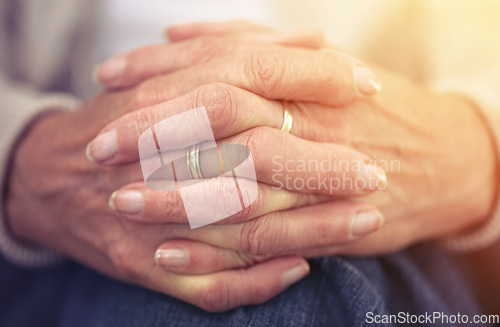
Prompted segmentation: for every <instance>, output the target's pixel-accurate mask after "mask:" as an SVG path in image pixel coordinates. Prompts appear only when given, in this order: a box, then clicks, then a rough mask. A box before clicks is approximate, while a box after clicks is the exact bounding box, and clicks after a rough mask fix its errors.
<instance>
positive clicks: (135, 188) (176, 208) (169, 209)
mask: <svg viewBox="0 0 500 327" xmlns="http://www.w3.org/2000/svg"><path fill="white" fill-rule="evenodd" d="M242 183H244V181H242ZM257 186H258V195H257V198H256V199H255V201H253V202H252V203H251V204H250V205H249V206H247V207H246V208H244V209H242V210H240V211H238V212H237V213H236V214H234V215H232V216H229V217H228V218H226V219H224V220H221V221H217V222H215V223H216V224H218V223H224V224H228V223H239V222H243V221H247V220H250V219H253V218H255V217H259V216H262V215H264V214H267V213H270V212H275V211H281V210H286V209H290V208H298V207H301V206H305V205H311V204H316V203H320V202H324V201H327V200H330V198H329V197H325V196H317V195H309V194H302V193H297V192H291V191H288V190H278V189H276V188H273V187H271V186H269V185H267V184H263V183H257ZM207 188H208V189H207V190H206V192H210V193H213V192H220V190H221V188H220V187H219V188H216V189H214V188H213V187H212V186H211V185H210V184H208V186H207ZM220 197H221V198H222V197H224V194H220ZM109 204H110V207H111V208H112V209H113V210H115V211H116V212H118V213H119V214H121V215H123V216H125V217H126V218H128V219H130V220H132V221H137V222H143V223H183V224H187V223H189V221H188V217H187V214H186V210H185V209H184V203H183V199H182V196H181V194H180V193H179V190H178V189H175V186H174V189H173V190H172V191H163V192H159V191H155V190H152V189H150V188H147V187H146V185H145V184H144V183H143V182H137V183H132V184H129V185H127V186H125V187H123V188H121V189H119V190H118V191H115V192H113V194H112V195H111V197H110V199H109ZM198 205H202V203H198ZM211 205H212V204H211V203H206V206H208V207H210V206H211ZM204 211H205V213H207V212H209V211H210V210H209V209H208V208H207V209H206V210H204ZM191 218H196V217H192V216H191ZM199 219H202V218H199Z"/></svg>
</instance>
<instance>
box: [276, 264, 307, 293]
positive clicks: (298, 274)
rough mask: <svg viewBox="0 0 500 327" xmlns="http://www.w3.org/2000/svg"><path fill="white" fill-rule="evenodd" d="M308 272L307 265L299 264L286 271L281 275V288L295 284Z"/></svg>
mask: <svg viewBox="0 0 500 327" xmlns="http://www.w3.org/2000/svg"><path fill="white" fill-rule="evenodd" d="M308 273H309V265H307V264H300V265H298V266H296V267H293V268H292V269H290V270H288V271H286V272H285V273H284V274H283V276H282V285H283V289H285V288H287V287H289V286H290V285H292V284H295V283H296V282H298V281H299V280H301V279H302V278H304V277H305V276H306V275H307V274H308Z"/></svg>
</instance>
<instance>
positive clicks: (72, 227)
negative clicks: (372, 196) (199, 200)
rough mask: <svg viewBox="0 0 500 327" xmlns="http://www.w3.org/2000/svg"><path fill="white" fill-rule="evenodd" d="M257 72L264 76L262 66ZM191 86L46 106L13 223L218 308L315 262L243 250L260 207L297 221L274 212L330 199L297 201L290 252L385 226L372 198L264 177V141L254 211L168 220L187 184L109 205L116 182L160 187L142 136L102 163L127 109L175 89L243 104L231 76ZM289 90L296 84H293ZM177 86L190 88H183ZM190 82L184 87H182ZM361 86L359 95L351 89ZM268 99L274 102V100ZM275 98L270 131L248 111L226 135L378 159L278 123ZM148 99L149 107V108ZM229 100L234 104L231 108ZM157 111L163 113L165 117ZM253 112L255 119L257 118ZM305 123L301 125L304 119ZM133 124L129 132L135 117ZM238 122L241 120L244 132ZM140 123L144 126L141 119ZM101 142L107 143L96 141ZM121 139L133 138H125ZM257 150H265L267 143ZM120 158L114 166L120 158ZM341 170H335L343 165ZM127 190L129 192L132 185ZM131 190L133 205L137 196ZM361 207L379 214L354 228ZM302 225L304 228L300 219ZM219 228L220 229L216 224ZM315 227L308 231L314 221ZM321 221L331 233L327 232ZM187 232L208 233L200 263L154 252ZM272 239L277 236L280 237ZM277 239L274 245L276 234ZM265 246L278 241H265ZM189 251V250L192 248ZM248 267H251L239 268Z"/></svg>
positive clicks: (188, 97) (18, 189) (376, 175)
mask: <svg viewBox="0 0 500 327" xmlns="http://www.w3.org/2000/svg"><path fill="white" fill-rule="evenodd" d="M234 78H235V79H234V81H235V82H238V81H240V82H242V83H243V82H244V80H246V78H245V76H244V75H241V76H236V75H235V77H234ZM255 78H258V76H257V75H256V76H255ZM339 82H340V80H339ZM256 83H258V82H256ZM190 85H191V86H190ZM177 86H178V85H177ZM185 86H186V87H187V88H189V92H183V91H182V89H181V88H177V87H173V88H172V90H169V91H168V92H165V91H166V85H165V84H162V83H159V84H156V83H155V82H154V81H152V80H150V81H147V82H144V83H142V84H139V85H138V86H137V87H133V88H129V89H125V90H121V91H115V92H108V93H102V94H101V95H99V96H98V97H96V98H95V99H92V100H90V101H88V102H87V103H86V104H85V105H84V106H83V108H81V109H80V110H78V111H75V112H72V113H52V114H50V115H46V116H43V117H41V118H40V119H39V120H38V121H37V122H36V123H34V125H33V127H32V128H31V129H30V130H29V131H28V132H27V133H26V135H25V136H24V138H23V140H22V142H21V143H20V145H19V147H18V148H17V151H16V152H15V155H14V158H13V165H12V174H11V179H10V181H9V188H8V191H7V199H6V207H7V213H8V217H9V223H10V227H11V228H12V231H13V233H14V234H15V235H16V236H18V237H19V238H20V239H23V240H27V241H30V242H35V243H38V244H41V245H44V246H47V247H49V248H52V249H55V250H57V251H59V252H62V253H64V254H66V255H68V256H69V257H71V258H74V259H76V260H78V261H79V262H82V263H84V264H86V265H89V266H90V267H93V268H94V269H96V270H98V271H101V272H103V273H105V274H107V275H109V276H112V277H115V278H118V279H121V280H123V281H126V282H131V283H137V284H139V285H143V286H145V287H148V288H150V289H153V290H156V291H160V292H163V293H165V294H169V295H171V296H174V297H176V298H179V299H181V300H184V301H187V302H190V303H192V304H194V305H197V306H200V307H202V308H205V309H207V310H211V311H220V310H226V309H229V308H233V307H236V306H240V305H245V304H254V303H261V302H263V301H266V300H267V299H269V298H271V297H272V296H274V295H276V294H277V293H279V292H281V291H283V290H284V289H285V288H286V287H288V286H289V285H290V284H292V283H294V282H296V281H297V280H299V279H300V278H302V277H304V276H305V275H306V274H307V272H308V269H309V268H308V265H307V262H306V261H305V260H304V259H303V258H301V257H298V256H293V255H291V256H282V255H281V256H280V257H278V258H271V256H268V257H265V258H264V256H258V255H256V256H254V257H252V256H249V255H246V254H242V253H245V252H244V251H243V250H242V247H243V249H244V248H245V247H247V248H248V249H249V250H248V251H247V252H252V251H255V250H251V249H250V248H249V247H253V246H254V245H253V244H254V243H253V242H254V240H255V236H256V235H255V233H253V232H252V231H253V229H252V228H251V226H252V225H244V223H245V222H246V221H248V222H251V221H253V220H254V219H252V218H256V217H266V218H263V219H262V218H261V221H266V220H267V221H268V222H280V221H282V222H283V223H286V222H288V221H290V220H291V219H281V220H280V219H274V217H280V216H282V217H283V218H286V215H287V214H288V213H287V211H286V210H287V209H294V208H298V207H302V206H307V205H311V204H318V206H316V207H304V208H301V209H297V211H291V212H290V216H291V217H293V218H295V220H296V221H297V224H294V225H293V226H292V225H290V232H291V233H290V234H289V235H283V236H284V238H283V242H280V243H279V244H281V246H282V248H281V250H283V252H294V249H298V248H307V247H314V246H318V244H319V245H321V244H327V245H329V246H330V245H332V244H337V243H343V242H349V241H353V240H354V239H356V238H357V237H361V236H363V235H364V234H366V233H369V232H371V231H373V230H375V229H376V228H378V227H379V225H380V223H381V216H380V214H379V213H378V212H377V211H376V210H375V209H374V207H373V206H371V205H369V204H358V203H349V202H340V201H339V202H330V203H324V204H323V205H324V206H325V207H321V206H319V203H320V202H324V201H325V199H326V197H325V195H328V196H329V195H330V192H329V191H328V189H327V188H323V189H321V190H319V191H317V192H311V193H309V194H303V193H299V192H293V190H283V189H277V188H273V187H272V185H271V184H267V183H264V182H262V180H267V181H269V176H267V177H266V172H267V171H268V170H267V169H266V167H265V165H268V164H269V158H270V157H269V156H270V155H271V153H268V154H267V156H266V154H264V153H262V154H263V156H262V157H256V160H255V166H256V169H257V171H258V175H259V178H260V179H259V184H258V185H259V194H260V198H258V199H257V200H256V201H255V202H254V203H253V204H252V206H251V207H250V208H249V210H248V211H245V212H242V213H239V214H237V215H236V216H234V217H230V220H231V219H232V222H233V223H232V224H219V225H213V226H207V227H206V228H200V229H198V230H196V233H193V231H192V230H190V229H189V227H188V226H187V225H186V224H178V223H177V224H165V222H179V221H180V220H181V219H182V213H181V212H180V210H179V206H178V204H179V197H178V195H177V194H176V193H173V194H168V195H167V194H158V192H156V193H154V192H151V193H150V194H146V193H144V194H143V196H144V197H143V199H144V204H145V206H144V213H146V214H140V215H138V216H133V215H132V216H131V215H129V216H127V217H124V216H123V215H120V214H117V213H116V212H114V211H113V210H112V209H111V208H109V206H108V199H109V197H110V195H111V194H112V193H113V191H115V190H116V189H120V190H126V189H137V188H139V189H140V190H142V191H144V192H149V190H145V189H144V188H143V187H142V186H141V185H140V184H141V183H138V182H137V181H140V180H142V175H141V170H140V164H139V163H138V162H137V161H134V158H135V157H134V156H135V155H137V153H136V152H134V149H135V150H136V148H135V147H133V146H130V149H131V150H132V151H131V152H130V153H121V152H120V154H123V155H118V156H116V157H114V158H111V160H110V161H108V162H107V164H108V166H104V165H100V166H96V165H95V164H93V163H91V162H89V161H87V160H85V146H86V144H87V143H88V142H89V141H90V140H91V139H92V137H94V136H95V135H96V134H97V133H98V132H99V130H101V129H102V128H103V127H104V126H105V125H106V124H108V123H109V122H110V121H112V120H115V119H117V118H118V117H122V118H121V119H125V118H124V117H132V115H134V112H137V113H139V112H142V115H143V116H142V117H143V118H144V119H146V120H143V121H142V124H141V123H140V121H139V120H138V121H137V122H136V123H137V124H136V126H138V127H140V126H149V125H148V124H147V120H149V119H151V118H152V117H150V116H148V113H150V112H152V111H150V109H151V108H152V107H154V106H156V105H158V104H159V103H162V102H164V101H166V100H169V99H172V100H171V101H170V102H165V103H163V104H161V105H160V106H167V107H168V108H171V109H172V108H174V109H175V110H183V109H184V110H185V109H187V108H189V107H191V105H194V104H196V101H203V102H204V103H205V104H207V103H208V104H207V107H208V108H211V109H212V110H211V109H209V112H211V113H212V114H216V115H217V114H218V115H220V117H225V113H229V112H230V110H232V107H230V106H227V102H225V101H220V100H224V99H226V100H227V99H229V98H227V97H226V95H227V92H226V88H227V87H228V86H227V85H225V84H224V85H221V84H215V85H209V86H206V87H201V88H196V86H195V85H192V84H189V80H186V84H185ZM292 86H293V85H290V87H292ZM332 87H334V86H332ZM336 87H341V86H336ZM282 90H283V91H284V92H286V89H285V88H283V89H282ZM233 91H234V92H245V93H241V96H242V98H241V101H242V103H241V104H242V105H243V103H247V100H248V99H251V100H252V101H257V102H255V104H259V102H258V101H264V99H262V98H260V97H257V96H255V95H254V94H253V93H251V92H248V91H243V90H241V89H240V88H236V87H233V89H232V90H229V91H228V92H233ZM176 92H182V93H179V94H176ZM214 92H215V93H214ZM346 93H348V94H349V93H355V92H353V91H352V86H351V88H349V87H348V88H346ZM181 94H183V97H181V98H178V96H180V95H181ZM172 95H174V97H175V99H174V98H172ZM214 95H215V96H214ZM303 95H304V97H307V96H310V95H308V94H307V93H306V92H304V93H303ZM205 96H206V97H208V98H205ZM230 96H232V93H230ZM349 98H352V96H349V97H346V98H344V99H343V100H342V101H346V100H347V99H349ZM205 100H207V101H205ZM266 101H267V100H266ZM260 104H262V105H264V106H267V105H269V103H267V102H265V103H264V102H262V103H260ZM247 105H248V103H247ZM169 106H170V107H169ZM274 106H275V109H276V110H274V111H270V112H269V113H267V114H266V115H267V116H266V117H268V118H269V119H270V120H269V122H270V124H272V126H269V127H267V128H265V127H262V129H263V130H261V131H257V132H255V131H254V132H249V131H250V129H251V128H252V127H251V126H252V124H254V125H255V126H260V125H262V124H263V123H261V121H259V120H258V119H260V118H258V117H257V115H259V114H260V112H257V111H255V112H254V115H253V116H254V120H253V121H248V120H246V119H243V120H241V119H240V117H239V116H238V119H237V121H238V122H239V125H237V124H235V125H234V126H233V125H231V124H229V125H230V126H227V127H225V126H222V125H221V126H219V127H218V131H219V132H220V133H221V134H220V135H223V133H226V135H227V136H228V137H222V136H220V135H219V137H218V139H220V140H225V139H227V140H229V141H230V142H235V143H238V142H240V143H242V142H249V143H248V144H251V145H250V147H251V148H252V149H262V148H265V147H269V144H268V142H269V141H268V139H266V138H265V137H266V135H267V137H272V140H273V142H271V143H275V148H270V149H273V150H274V151H282V152H283V155H284V157H285V158H288V157H291V158H294V157H296V158H299V157H302V156H303V155H304V154H307V155H308V156H309V155H311V156H313V157H317V158H319V157H320V156H321V154H322V153H325V152H331V153H335V154H337V156H338V157H339V158H345V159H346V160H348V161H359V162H365V161H366V160H367V159H368V157H367V156H366V155H364V154H362V153H360V152H357V151H355V150H352V149H349V148H347V147H345V146H341V145H337V144H326V143H325V144H323V143H315V142H312V141H307V140H301V139H299V138H296V137H294V136H293V135H289V134H286V133H283V132H280V131H278V130H275V129H273V128H271V127H276V126H275V125H280V124H281V117H282V111H278V109H280V110H282V108H280V107H279V104H278V103H274ZM167 107H166V108H167ZM140 108H146V109H142V110H144V111H142V110H141V111H138V110H139V109H140ZM219 109H223V111H219ZM226 109H227V111H224V110H226ZM172 110H173V109H172ZM241 112H242V113H244V112H245V110H243V108H242V110H241ZM170 113H171V112H170ZM251 116H252V115H251ZM133 117H136V116H133ZM235 117H236V116H235ZM136 118H137V117H136ZM158 118H159V116H158ZM257 118H258V119H257ZM149 121H150V122H153V120H149ZM115 123H116V121H115ZM245 124H249V125H247V127H245ZM132 125H134V124H132ZM132 125H131V126H132ZM299 126H300V125H297V130H298V129H299ZM278 127H279V126H278ZM121 131H125V132H127V130H126V129H123V130H121ZM135 131H137V130H135ZM237 131H241V132H240V133H237ZM128 132H130V133H131V134H130V136H131V137H132V136H133V135H134V129H133V127H132V129H130V130H129V131H128ZM245 133H246V134H245ZM108 135H109V134H108ZM116 135H117V137H121V136H123V135H125V134H121V133H119V132H117V133H116ZM261 136H262V138H261ZM230 137H232V139H230ZM236 138H239V140H240V141H238V140H237V139H236ZM130 139H131V138H130ZM101 140H102V139H101ZM120 140H122V141H123V143H119V144H120V146H121V145H122V144H124V145H126V144H128V143H127V140H128V139H127V137H126V136H125V138H123V139H121V138H120ZM122 141H120V142H122ZM92 144H93V145H94V146H95V145H96V143H95V142H93V143H92ZM135 144H137V143H135ZM280 144H289V148H286V149H285V148H280V147H279V145H280ZM101 145H102V144H101ZM113 147H114V145H113V143H107V144H104V146H103V147H101V150H102V148H104V149H105V150H104V151H101V155H102V154H103V152H104V153H105V152H106V151H108V153H109V151H110V149H111V150H112V149H113ZM92 148H93V147H91V154H92V155H94V157H95V159H96V160H98V159H103V158H102V157H101V158H99V155H97V154H96V153H95V151H96V149H92ZM125 148H126V147H125ZM118 149H123V147H119V148H118ZM285 150H286V151H285ZM254 152H257V153H260V152H259V151H258V150H255V151H254ZM259 158H260V160H259ZM136 159H137V158H135V160H136ZM113 160H115V161H114V162H113ZM110 164H113V165H114V167H110V166H109V165H110ZM344 172H345V173H346V174H348V175H349V176H352V177H356V178H367V179H373V180H375V181H377V180H379V179H384V174H383V173H381V172H380V171H378V170H377V169H374V168H373V167H371V166H367V169H365V170H363V171H362V172H361V173H360V172H354V171H349V170H344V171H342V173H344ZM338 173H339V172H334V171H331V172H328V174H330V175H331V176H335V174H338ZM313 174H314V172H305V173H304V172H301V173H299V175H300V176H301V177H303V178H308V177H310V176H312V175H313ZM266 178H267V179H266ZM374 190H375V188H373V187H372V188H368V187H366V186H364V187H356V186H353V187H352V188H351V189H345V190H342V192H339V194H337V195H339V196H340V195H343V196H346V195H359V194H365V193H367V192H372V191H374ZM313 193H320V194H319V195H316V194H313ZM269 199H273V201H270V200H269ZM120 200H124V197H123V196H120V194H119V193H118V194H117V195H116V197H115V200H114V205H115V206H116V208H117V209H118V210H119V209H120V207H121V208H123V207H124V206H123V205H120ZM125 200H127V199H126V197H125ZM125 202H127V204H129V205H130V203H131V202H130V201H125ZM176 205H177V206H176ZM155 206H156V207H155ZM301 210H302V211H301ZM280 212H284V213H287V214H282V213H280ZM314 213H317V214H318V216H317V217H316V218H315V219H317V221H318V223H315V224H314V225H312V226H311V225H310V222H311V218H310V216H311V214H314ZM329 213H331V216H330V217H328V218H330V219H321V218H322V217H326V215H329ZM359 214H363V215H359ZM356 215H357V216H356ZM355 217H360V218H361V219H362V220H365V221H369V220H370V218H371V222H372V223H371V225H368V226H367V227H368V229H366V228H365V229H364V230H356V229H353V227H352V226H354V225H353V224H352V222H353V220H354V219H355ZM130 218H131V219H130ZM146 218H147V219H149V221H147V220H146ZM332 218H333V219H332ZM175 220H177V221H175ZM184 222H185V221H184ZM256 225H257V224H256ZM259 225H260V224H259ZM244 226H247V227H244ZM282 227H286V226H285V225H283V226H281V227H280V226H278V225H276V226H275V231H276V233H280V232H281V231H282V230H283V228H282ZM311 227H312V228H311ZM292 228H298V229H296V230H295V231H293V230H292ZM211 229H214V230H215V232H214V233H212V232H210V230H211ZM304 231H307V232H306V233H304ZM356 232H362V233H356ZM197 233H198V234H197ZM217 233H218V234H217ZM320 233H322V235H323V236H322V237H318V235H319V234H320ZM183 235H190V236H192V237H194V238H195V239H199V240H200V242H192V243H189V244H188V245H187V246H190V245H192V246H194V247H199V248H201V251H194V252H193V254H192V255H193V256H192V257H191V258H192V259H194V260H191V264H189V268H188V270H193V271H194V273H193V272H190V274H186V273H185V271H186V270H182V269H180V270H182V273H179V271H177V272H171V271H167V270H165V269H163V268H162V267H160V266H158V265H157V264H156V263H155V261H154V256H153V254H154V253H155V251H156V249H157V248H158V246H160V245H161V244H162V243H164V242H165V241H166V240H171V239H174V240H173V241H174V242H175V241H178V242H183V241H182V240H179V238H182V237H184V236H183ZM197 235H198V236H197ZM208 235H211V237H214V236H215V235H219V236H220V237H221V238H223V239H227V240H228V241H229V242H232V244H233V246H234V247H235V248H237V249H240V250H230V249H228V248H229V246H226V247H224V249H223V248H220V247H218V246H217V245H215V244H214V243H213V242H212V243H210V242H208V241H203V237H206V236H208ZM298 236H301V237H302V241H301V242H299V243H297V244H294V243H292V242H291V240H294V242H295V240H297V239H298ZM186 238H187V236H186ZM265 239H266V240H269V238H265ZM212 241H214V240H213V239H212ZM286 243H290V245H291V248H288V249H287V248H286V247H284V246H283V244H286ZM266 246H267V247H268V248H271V249H272V248H274V245H273V244H272V243H269V244H267V245H266ZM261 250H266V249H265V248H264V247H263V248H261ZM221 251H223V253H222V252H221ZM259 251H260V250H259ZM269 253H272V251H269ZM196 254H206V257H202V256H201V255H200V256H199V257H198V258H197V257H196V256H195V255H196ZM253 258H254V259H253ZM174 259H175V256H174ZM180 259H181V261H182V258H180ZM239 267H245V268H246V269H236V268H239ZM228 268H234V269H228Z"/></svg>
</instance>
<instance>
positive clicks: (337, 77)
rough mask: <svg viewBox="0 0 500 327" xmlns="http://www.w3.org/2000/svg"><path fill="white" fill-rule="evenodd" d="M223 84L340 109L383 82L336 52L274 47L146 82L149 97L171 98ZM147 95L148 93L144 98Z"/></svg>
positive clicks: (223, 59)
mask: <svg viewBox="0 0 500 327" xmlns="http://www.w3.org/2000/svg"><path fill="white" fill-rule="evenodd" d="M214 82H224V83H227V84H230V85H234V86H237V87H240V88H243V89H245V90H248V91H250V92H253V93H256V94H258V95H260V96H262V97H265V98H268V99H286V100H296V101H307V102H315V103H322V104H326V105H331V106H341V105H345V104H348V103H351V102H352V101H354V100H356V99H359V98H361V97H364V96H370V95H374V94H375V93H377V92H378V91H379V90H380V84H379V82H378V81H377V79H376V77H375V75H374V74H373V72H372V71H371V70H369V69H368V68H367V66H366V65H364V64H363V63H362V62H360V61H359V60H358V59H356V58H354V57H351V56H349V55H347V54H345V53H344V52H341V51H338V50H335V49H321V50H314V51H313V50H307V49H302V48H284V47H272V48H269V49H265V50H255V51H250V52H248V53H245V54H241V55H235V56H230V57H227V58H221V59H217V60H213V61H210V62H208V63H203V64H199V65H196V66H193V67H189V68H186V69H182V70H178V71H175V72H173V73H171V74H167V75H160V76H157V77H154V78H151V79H149V80H148V81H146V82H144V83H143V84H141V89H142V90H151V91H150V93H151V94H150V95H149V96H150V97H154V98H155V99H157V100H158V99H169V98H171V97H172V93H173V92H174V93H176V94H185V93H187V92H190V91H192V90H194V89H196V88H198V87H200V86H202V85H206V84H210V83H214ZM145 95H147V94H145Z"/></svg>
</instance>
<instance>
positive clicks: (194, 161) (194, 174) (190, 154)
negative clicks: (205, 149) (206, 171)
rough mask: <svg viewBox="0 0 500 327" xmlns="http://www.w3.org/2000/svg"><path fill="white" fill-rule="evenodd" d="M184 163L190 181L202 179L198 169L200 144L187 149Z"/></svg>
mask: <svg viewBox="0 0 500 327" xmlns="http://www.w3.org/2000/svg"><path fill="white" fill-rule="evenodd" d="M186 162H187V167H188V172H189V176H191V178H192V179H203V174H202V173H201V168H200V144H199V143H198V144H195V145H191V146H190V147H188V148H187V154H186Z"/></svg>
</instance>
